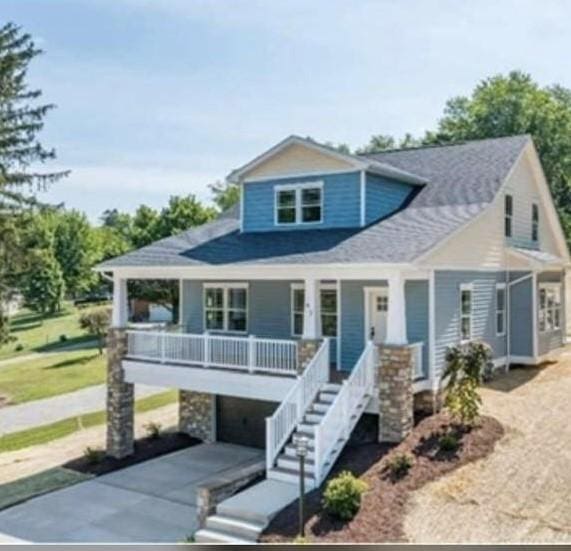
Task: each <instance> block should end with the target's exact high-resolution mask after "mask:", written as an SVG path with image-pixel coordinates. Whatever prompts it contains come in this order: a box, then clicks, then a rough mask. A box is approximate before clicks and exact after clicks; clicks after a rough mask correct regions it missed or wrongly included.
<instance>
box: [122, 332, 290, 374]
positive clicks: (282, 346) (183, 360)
mask: <svg viewBox="0 0 571 551" xmlns="http://www.w3.org/2000/svg"><path fill="white" fill-rule="evenodd" d="M127 357H128V358H132V359H137V360H146V361H149V360H150V361H157V362H160V363H174V364H183V365H199V366H204V367H221V368H230V369H240V370H244V371H249V372H260V371H261V372H267V373H276V374H280V375H290V376H295V375H296V374H297V343H296V342H295V341H288V340H278V339H258V338H256V337H253V336H250V337H232V336H223V335H209V334H202V335H200V334H192V333H167V332H165V331H127Z"/></svg>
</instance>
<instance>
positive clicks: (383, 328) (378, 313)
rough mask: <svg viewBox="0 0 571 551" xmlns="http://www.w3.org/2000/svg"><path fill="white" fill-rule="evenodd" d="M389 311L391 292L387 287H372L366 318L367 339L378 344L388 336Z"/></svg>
mask: <svg viewBox="0 0 571 551" xmlns="http://www.w3.org/2000/svg"><path fill="white" fill-rule="evenodd" d="M388 311H389V293H388V289H387V288H383V287H379V288H377V289H370V290H369V292H368V293H367V309H366V316H365V317H366V319H365V331H366V335H365V337H366V339H367V340H371V339H372V340H373V342H375V343H376V344H380V343H382V342H385V340H386V338H387V314H388Z"/></svg>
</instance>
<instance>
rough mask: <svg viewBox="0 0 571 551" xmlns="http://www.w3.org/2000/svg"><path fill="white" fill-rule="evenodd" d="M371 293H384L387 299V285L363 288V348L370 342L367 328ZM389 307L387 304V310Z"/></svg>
mask: <svg viewBox="0 0 571 551" xmlns="http://www.w3.org/2000/svg"><path fill="white" fill-rule="evenodd" d="M372 293H385V294H386V295H387V297H388V294H389V287H388V285H372V286H371V285H367V286H365V287H363V302H364V306H365V307H364V308H363V312H364V316H365V317H364V319H363V342H364V344H365V346H366V345H367V343H368V342H369V341H370V340H371V339H370V338H369V331H368V327H369V325H370V316H371V294H372ZM390 307H391V303H390V302H389V309H390ZM387 322H388V311H387Z"/></svg>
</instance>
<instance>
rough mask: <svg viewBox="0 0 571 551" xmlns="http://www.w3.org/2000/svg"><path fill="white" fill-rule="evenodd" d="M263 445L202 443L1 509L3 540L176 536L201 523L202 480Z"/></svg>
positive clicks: (159, 538)
mask: <svg viewBox="0 0 571 551" xmlns="http://www.w3.org/2000/svg"><path fill="white" fill-rule="evenodd" d="M262 458H263V452H261V451H260V450H255V449H251V448H245V447H242V446H234V445H231V444H220V443H216V444H200V445H198V446H194V447H192V448H188V449H185V450H181V451H179V452H175V453H172V454H169V455H167V456H163V457H159V458H157V459H153V460H151V461H147V462H145V463H141V464H139V465H135V466H133V467H129V468H126V469H122V470H120V471H116V472H114V473H111V474H108V475H105V476H101V477H98V478H96V479H94V480H90V481H88V482H82V483H80V484H77V485H75V486H72V487H70V488H66V489H63V490H59V491H57V492H52V493H51V494H47V495H45V496H41V497H37V498H35V499H32V500H30V501H27V502H26V503H23V504H21V505H17V506H15V507H12V508H10V509H6V510H5V511H1V512H0V541H3V540H4V541H9V540H10V539H11V538H16V539H20V540H25V541H28V542H35V543H40V542H85V543H90V542H91V543H93V542H117V543H126V542H132V543H143V542H149V543H159V542H164V543H166V542H170V543H176V542H181V541H183V540H184V539H185V538H186V537H187V536H189V535H191V534H192V533H193V532H194V531H195V530H196V528H197V526H196V506H195V504H196V487H197V485H198V484H199V483H200V482H201V481H203V480H206V479H208V478H210V477H212V476H214V475H216V474H219V473H221V472H223V471H226V470H228V469H232V468H235V467H237V466H239V465H243V464H245V463H248V462H250V461H253V460H255V459H262Z"/></svg>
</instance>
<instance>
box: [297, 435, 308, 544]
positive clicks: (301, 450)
mask: <svg viewBox="0 0 571 551" xmlns="http://www.w3.org/2000/svg"><path fill="white" fill-rule="evenodd" d="M293 443H294V445H295V453H296V455H297V456H298V457H299V535H300V536H301V537H302V538H305V458H306V457H307V452H308V446H309V441H308V439H307V438H306V437H305V436H298V437H295V438H294V440H293Z"/></svg>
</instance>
